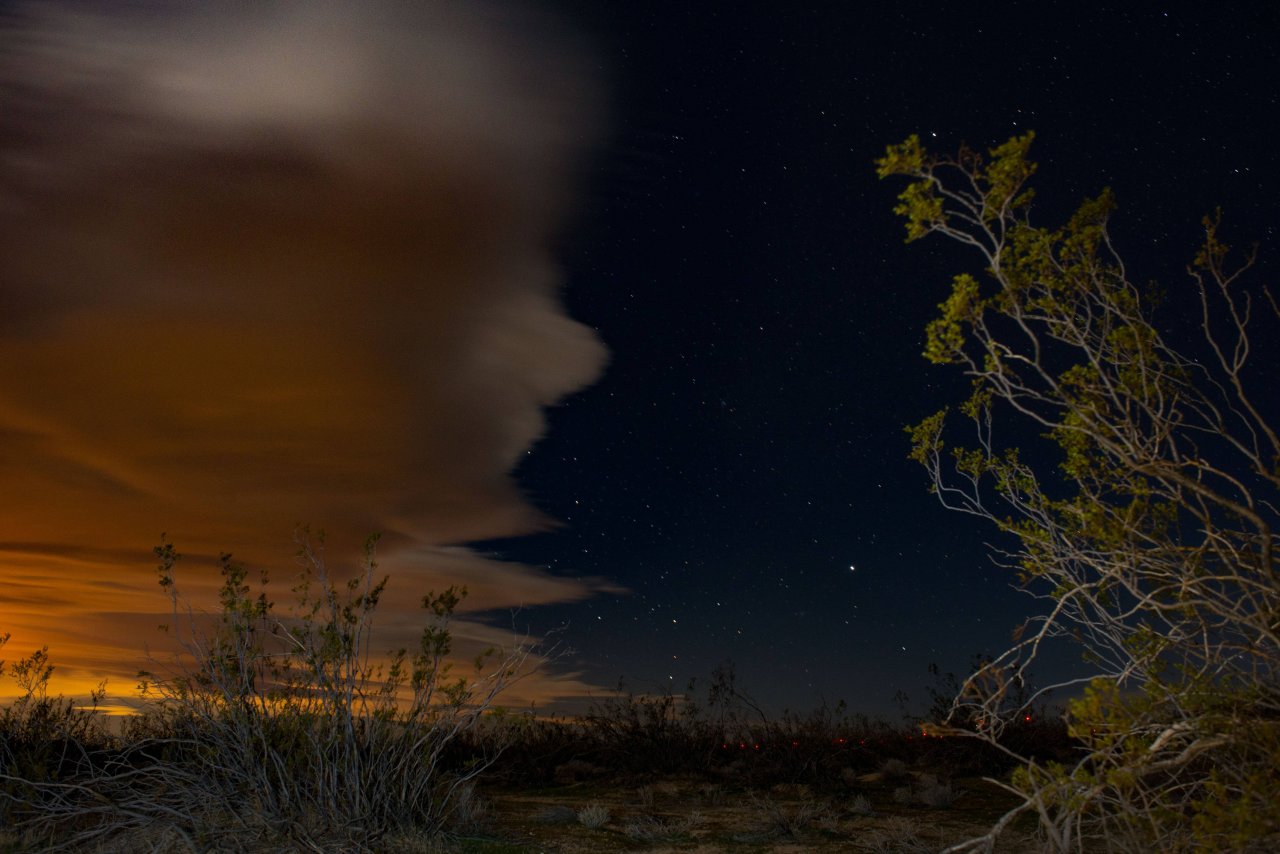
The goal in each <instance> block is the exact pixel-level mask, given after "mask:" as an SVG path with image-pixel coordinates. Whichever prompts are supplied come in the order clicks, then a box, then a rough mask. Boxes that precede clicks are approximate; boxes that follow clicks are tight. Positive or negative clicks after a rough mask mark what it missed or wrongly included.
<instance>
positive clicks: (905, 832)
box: [858, 816, 934, 854]
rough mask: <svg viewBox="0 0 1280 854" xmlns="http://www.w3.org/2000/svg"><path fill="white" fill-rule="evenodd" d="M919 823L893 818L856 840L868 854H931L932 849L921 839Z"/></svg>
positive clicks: (902, 817)
mask: <svg viewBox="0 0 1280 854" xmlns="http://www.w3.org/2000/svg"><path fill="white" fill-rule="evenodd" d="M921 832H922V828H921V826H920V822H918V821H916V820H915V819H913V818H906V817H904V816H894V817H893V818H890V819H889V820H888V821H886V822H885V823H884V825H882V826H881V827H878V828H876V829H875V830H872V831H871V832H869V833H868V834H867V835H866V836H865V837H863V838H862V839H860V840H858V844H859V846H860V847H861V848H862V850H863V851H866V852H868V854H933V851H934V848H933V846H931V845H929V844H928V843H927V842H925V841H924V840H923V839H922V838H921V835H920V834H921Z"/></svg>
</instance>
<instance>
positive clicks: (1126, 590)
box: [877, 134, 1280, 852]
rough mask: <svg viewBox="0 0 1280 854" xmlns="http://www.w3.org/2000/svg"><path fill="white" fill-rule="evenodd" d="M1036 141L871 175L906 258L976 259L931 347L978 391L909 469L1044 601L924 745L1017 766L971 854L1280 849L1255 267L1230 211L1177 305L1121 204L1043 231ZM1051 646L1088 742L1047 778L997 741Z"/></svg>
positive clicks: (1269, 523)
mask: <svg viewBox="0 0 1280 854" xmlns="http://www.w3.org/2000/svg"><path fill="white" fill-rule="evenodd" d="M1032 139H1033V136H1032V135H1031V134H1026V135H1024V136H1019V137H1015V138H1013V139H1010V140H1009V141H1008V142H1006V143H1004V144H1003V145H1000V146H998V147H996V148H994V149H992V150H991V151H990V152H988V153H987V154H985V155H984V154H982V153H980V152H977V151H974V150H972V149H969V148H962V149H961V150H960V151H959V153H958V154H957V155H954V156H943V155H936V154H932V153H930V152H927V151H925V149H924V148H923V147H922V146H921V144H920V140H919V138H918V137H914V136H913V137H910V138H909V139H907V140H906V141H905V142H903V143H901V144H899V145H894V146H890V147H889V148H888V150H887V151H886V153H885V156H884V157H882V158H881V159H880V160H879V161H878V162H877V165H878V168H879V174H880V176H881V177H882V178H883V177H889V176H904V177H905V178H907V179H908V181H909V183H908V185H907V187H906V189H904V190H903V191H902V193H901V194H900V195H899V197H898V198H899V204H898V206H897V207H896V208H895V212H896V213H898V214H900V215H901V216H902V217H903V218H904V219H905V220H906V226H907V239H908V240H909V241H911V240H916V239H919V238H923V237H926V236H929V235H934V234H937V235H942V236H943V237H946V238H949V239H951V240H954V241H956V242H958V243H959V244H962V245H964V246H967V247H970V248H971V249H972V250H973V251H974V252H975V254H976V256H977V260H978V261H979V263H980V269H979V270H977V271H974V272H962V273H960V274H959V275H957V276H956V277H955V279H954V281H953V283H952V287H951V293H950V296H948V297H947V298H946V300H945V301H943V302H942V303H941V304H940V305H939V314H938V316H937V317H936V319H934V320H933V321H932V322H931V323H930V324H929V325H928V328H927V329H926V346H925V352H924V355H925V356H926V358H927V359H929V360H930V361H932V362H934V363H938V364H944V365H955V366H958V367H959V368H960V369H961V370H963V372H964V373H965V375H966V376H967V377H968V379H969V386H970V394H969V397H968V399H967V400H965V401H964V402H963V403H962V404H960V406H959V407H958V412H956V413H953V412H951V411H949V410H947V409H944V410H942V411H940V412H938V413H936V414H934V415H931V416H929V417H928V418H926V419H924V420H923V421H922V422H920V423H919V424H918V425H916V426H915V427H912V428H910V433H911V442H912V451H911V456H912V457H913V458H914V459H915V460H916V461H918V462H919V463H921V464H922V465H923V466H924V467H925V468H926V470H927V471H928V472H929V476H930V481H931V484H932V489H933V491H934V493H935V494H936V495H937V496H938V498H939V499H940V500H941V501H942V503H943V504H944V505H945V506H947V507H948V508H951V509H954V510H958V511H960V512H963V513H967V514H970V515H972V516H974V517H977V518H981V519H984V520H986V521H987V522H989V523H990V524H992V525H994V526H995V527H996V528H997V529H998V530H999V531H1001V532H1003V535H1004V537H1005V539H1004V540H1003V543H1005V545H1004V546H1003V547H1001V548H999V549H998V550H997V551H996V553H995V559H996V561H997V563H999V564H1002V565H1004V566H1006V567H1007V568H1008V569H1009V570H1010V571H1011V573H1012V574H1013V575H1014V576H1015V577H1016V578H1017V579H1018V580H1019V581H1020V583H1021V584H1022V585H1023V586H1024V588H1025V589H1026V590H1027V591H1028V592H1030V593H1031V594H1032V595H1033V596H1035V597H1036V598H1037V599H1038V600H1039V601H1040V602H1041V603H1042V605H1043V608H1042V609H1040V610H1039V612H1038V613H1037V614H1036V615H1035V616H1033V617H1032V618H1031V619H1029V620H1028V621H1027V622H1026V623H1025V624H1024V625H1023V626H1022V627H1021V628H1020V629H1018V630H1017V631H1016V632H1015V635H1014V645H1013V646H1012V647H1011V648H1010V649H1009V650H1008V651H1007V652H1006V653H1004V654H1003V655H1001V656H998V657H997V658H995V659H994V660H992V661H990V662H987V663H986V664H984V665H983V666H981V667H979V668H978V669H977V671H976V672H975V673H974V674H972V675H971V676H970V677H969V678H968V679H967V680H965V682H964V684H963V685H962V686H961V690H960V692H959V696H958V697H957V699H956V701H955V704H954V707H953V709H952V710H951V715H950V725H951V728H950V729H949V730H948V729H947V728H946V727H945V726H944V727H941V728H939V729H937V730H936V731H937V732H952V733H957V734H958V733H960V732H961V731H964V730H967V731H968V732H969V733H970V734H972V735H973V736H975V737H976V738H979V739H982V740H985V741H986V742H988V743H989V744H992V745H993V746H998V747H1000V749H1002V750H1005V751H1006V752H1008V753H1009V754H1010V755H1011V756H1012V757H1013V758H1015V759H1016V760H1017V761H1018V762H1019V763H1020V765H1021V767H1020V769H1019V770H1018V771H1017V773H1016V774H1015V775H1014V777H1013V781H1012V786H1011V789H1012V790H1013V791H1014V792H1016V793H1017V794H1018V795H1019V796H1020V798H1021V799H1022V804H1021V806H1020V807H1019V808H1018V809H1017V810H1015V811H1014V812H1012V813H1010V814H1009V815H1007V816H1005V818H1004V819H1002V820H1001V821H1000V823H998V824H997V825H996V827H995V828H993V830H992V832H991V833H990V834H988V835H987V836H985V837H983V838H981V839H977V840H973V841H972V842H971V843H969V844H968V845H966V846H960V848H968V849H972V850H979V849H981V850H989V849H990V846H991V845H992V843H993V840H994V839H995V837H996V836H997V835H998V834H999V833H1000V831H1001V830H1002V829H1003V828H1004V827H1006V826H1007V824H1008V822H1009V821H1011V820H1012V818H1013V817H1015V816H1016V815H1017V814H1019V813H1022V812H1030V813H1032V814H1034V815H1035V816H1036V817H1037V818H1038V820H1039V825H1040V830H1041V832H1042V834H1043V835H1044V836H1045V839H1046V841H1047V844H1048V846H1049V848H1050V849H1051V850H1054V851H1062V852H1066V851H1088V850H1100V849H1103V848H1105V850H1110V851H1134V852H1139V851H1140V852H1146V851H1165V852H1177V851H1192V850H1212V851H1228V850H1229V851H1254V850H1256V851H1269V850H1277V849H1278V848H1280V812H1277V810H1276V804H1277V803H1280V775H1277V774H1276V772H1275V769H1276V768H1277V767H1280V562H1278V558H1277V555H1278V553H1280V534H1277V524H1278V523H1280V434H1278V432H1277V421H1280V413H1278V411H1277V397H1276V390H1277V388H1280V383H1278V382H1277V369H1276V364H1277V362H1276V361H1275V358H1274V354H1273V355H1272V356H1271V357H1270V358H1267V357H1266V356H1265V355H1262V354H1261V353H1260V348H1261V347H1262V346H1263V345H1264V344H1265V343H1267V342H1269V341H1270V342H1274V340H1275V339H1276V337H1277V333H1280V305H1278V304H1277V301H1276V299H1275V298H1274V296H1273V295H1272V294H1271V293H1270V291H1268V290H1267V289H1266V288H1259V287H1256V286H1251V285H1250V283H1249V282H1248V274H1249V273H1250V270H1251V269H1252V267H1253V265H1254V255H1252V254H1251V255H1249V256H1247V257H1246V258H1245V259H1244V260H1243V261H1233V260H1232V256H1231V255H1230V253H1229V251H1228V248H1227V246H1226V245H1225V244H1224V243H1223V242H1222V240H1221V238H1220V233H1219V226H1220V222H1219V217H1218V216H1214V217H1207V218H1206V219H1205V220H1204V240H1203V243H1202V244H1201V246H1200V249H1199V250H1198V251H1197V252H1196V253H1195V254H1194V255H1193V256H1192V259H1191V263H1190V266H1189V268H1188V271H1189V274H1190V279H1191V288H1189V289H1188V291H1187V292H1186V293H1177V294H1173V293H1171V294H1167V295H1165V294H1162V293H1161V292H1160V291H1159V290H1158V289H1156V288H1154V287H1145V286H1140V285H1138V284H1136V283H1135V279H1134V277H1133V276H1132V274H1131V273H1130V272H1129V270H1128V269H1127V268H1126V266H1125V264H1124V262H1123V261H1122V259H1121V257H1120V255H1119V254H1118V252H1117V250H1116V248H1115V246H1114V245H1113V243H1112V240H1111V235H1110V232H1109V230H1108V222H1109V219H1110V217H1111V214H1112V211H1113V210H1114V207H1115V201H1114V198H1113V196H1112V194H1111V193H1110V192H1109V191H1103V192H1102V193H1101V194H1100V195H1099V196H1098V197H1096V198H1094V199H1089V200H1086V201H1085V202H1084V203H1083V204H1082V205H1081V206H1080V207H1079V209H1078V210H1077V211H1076V213H1075V214H1074V215H1073V216H1072V217H1071V218H1070V219H1069V220H1068V221H1067V223H1066V224H1065V225H1063V226H1061V227H1058V228H1046V227H1042V226H1037V225H1033V224H1032V222H1031V217H1030V212H1031V209H1032V202H1033V200H1034V195H1033V192H1032V190H1031V189H1029V187H1028V186H1027V185H1028V182H1029V180H1030V179H1031V177H1032V175H1033V174H1034V173H1035V171H1036V165H1035V164H1034V163H1033V162H1032V161H1031V160H1030V159H1029V158H1028V152H1029V148H1030V146H1031V143H1032ZM1162 305H1166V306H1172V307H1174V308H1175V309H1179V308H1180V309H1182V310H1183V311H1186V310H1187V309H1190V311H1191V312H1193V313H1194V314H1195V315H1198V318H1197V319H1198V321H1199V330H1198V333H1199V334H1198V336H1197V335H1194V334H1193V335H1190V336H1188V335H1185V334H1183V335H1179V336H1176V342H1175V339H1174V337H1172V336H1170V335H1169V334H1167V331H1166V330H1164V329H1162V328H1161V327H1160V325H1159V324H1158V323H1157V319H1158V317H1159V315H1158V313H1157V312H1158V309H1159V308H1160V307H1161V306H1162ZM957 415H958V416H959V417H960V419H962V420H963V421H964V422H967V428H968V430H969V432H970V435H971V436H972V439H971V440H970V441H968V442H966V443H962V444H957V443H956V442H955V441H954V440H953V439H952V436H953V435H954V431H953V423H954V422H955V421H956V420H957V417H956V416H957ZM1036 436H1040V437H1042V439H1043V440H1044V444H1043V445H1037V446H1034V447H1030V448H1028V447H1027V441H1028V440H1029V441H1030V442H1031V443H1033V444H1034V443H1035V442H1036V439H1035V437H1036ZM1019 441H1021V442H1022V446H1021V447H1020V446H1018V445H1016V444H1014V443H1015V442H1019ZM1050 638H1064V639H1067V640H1068V641H1070V642H1072V643H1075V644H1077V645H1078V646H1079V647H1080V648H1081V649H1082V652H1083V655H1084V660H1085V663H1086V664H1087V665H1088V666H1089V667H1090V668H1091V669H1092V676H1091V677H1090V678H1088V679H1086V680H1083V687H1084V690H1083V693H1082V694H1081V693H1080V692H1079V690H1078V689H1079V687H1080V684H1081V683H1079V682H1077V683H1076V684H1075V685H1074V689H1073V686H1072V685H1067V686H1062V687H1064V688H1068V689H1073V690H1070V691H1069V693H1072V694H1075V695H1076V699H1074V700H1072V701H1070V702H1069V703H1068V707H1067V719H1068V725H1069V728H1070V734H1071V735H1072V736H1073V737H1074V738H1075V739H1076V740H1077V742H1078V743H1079V744H1080V745H1081V746H1082V748H1083V749H1082V750H1080V751H1079V752H1078V754H1077V756H1076V757H1074V758H1072V759H1068V760H1067V761H1061V762H1047V761H1041V760H1039V759H1037V758H1035V757H1032V756H1029V755H1027V754H1026V753H1024V752H1020V751H1016V750H1014V749H1012V748H1011V747H1009V745H1008V744H1007V743H1005V742H1003V741H1002V740H1001V734H1002V733H1003V732H1004V731H1005V730H1006V728H1007V727H1008V725H1009V722H1010V721H1012V720H1016V719H1017V718H1018V717H1019V716H1020V715H1021V714H1022V713H1023V712H1024V711H1025V710H1026V709H1027V708H1029V704H1030V703H1033V702H1034V701H1035V699H1036V697H1035V695H1032V696H1031V697H1029V698H1025V699H1023V698H1018V697H1017V690H1016V689H1017V687H1018V686H1020V685H1022V684H1026V682H1027V680H1026V676H1027V674H1028V672H1029V668H1030V667H1031V666H1032V664H1033V663H1034V662H1035V660H1036V657H1037V655H1038V653H1039V651H1040V649H1041V647H1042V645H1043V644H1044V643H1045V642H1046V641H1047V640H1048V639H1050ZM1049 687H1052V686H1049ZM957 850H958V849H957Z"/></svg>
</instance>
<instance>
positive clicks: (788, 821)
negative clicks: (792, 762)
mask: <svg viewBox="0 0 1280 854" xmlns="http://www.w3.org/2000/svg"><path fill="white" fill-rule="evenodd" d="M753 801H754V803H755V806H756V807H757V808H758V809H759V810H760V817H761V820H762V824H763V828H762V829H763V832H764V833H765V834H766V835H769V836H783V837H788V838H792V839H796V838H799V837H801V836H803V835H804V834H805V833H807V832H809V831H810V830H812V829H813V826H814V824H816V823H817V822H819V821H821V820H823V819H826V818H829V817H830V814H831V810H830V808H829V807H827V805H826V804H822V803H819V802H817V801H813V800H806V801H802V802H800V803H799V804H797V805H796V806H793V807H788V806H786V805H784V804H782V803H779V802H778V801H775V800H773V799H772V798H760V797H756V798H753Z"/></svg>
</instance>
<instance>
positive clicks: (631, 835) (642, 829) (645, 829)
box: [622, 812, 705, 844]
mask: <svg viewBox="0 0 1280 854" xmlns="http://www.w3.org/2000/svg"><path fill="white" fill-rule="evenodd" d="M704 821H705V819H704V818H703V816H702V814H701V813H698V812H693V813H690V814H689V816H688V818H683V819H664V818H658V817H656V816H646V817H644V818H638V819H635V820H634V821H629V822H627V823H626V824H625V825H623V827H622V832H623V834H625V835H626V837H627V838H628V839H632V840H635V841H636V842H644V843H648V844H653V843H655V842H674V841H676V840H679V839H684V838H686V837H688V836H689V834H690V833H691V832H692V831H694V830H696V829H697V828H698V827H700V826H702V824H703V823H704Z"/></svg>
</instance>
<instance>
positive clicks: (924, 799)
mask: <svg viewBox="0 0 1280 854" xmlns="http://www.w3.org/2000/svg"><path fill="white" fill-rule="evenodd" d="M915 799H916V801H917V802H918V803H921V804H924V805H925V806H927V807H934V808H935V809H945V808H946V807H949V806H951V804H952V803H953V802H954V801H955V799H956V796H955V792H954V791H952V789H951V784H950V783H942V782H939V781H938V779H937V778H936V777H934V776H932V775H931V774H925V775H924V776H922V777H921V778H920V782H919V785H917V786H916V792H915Z"/></svg>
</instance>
